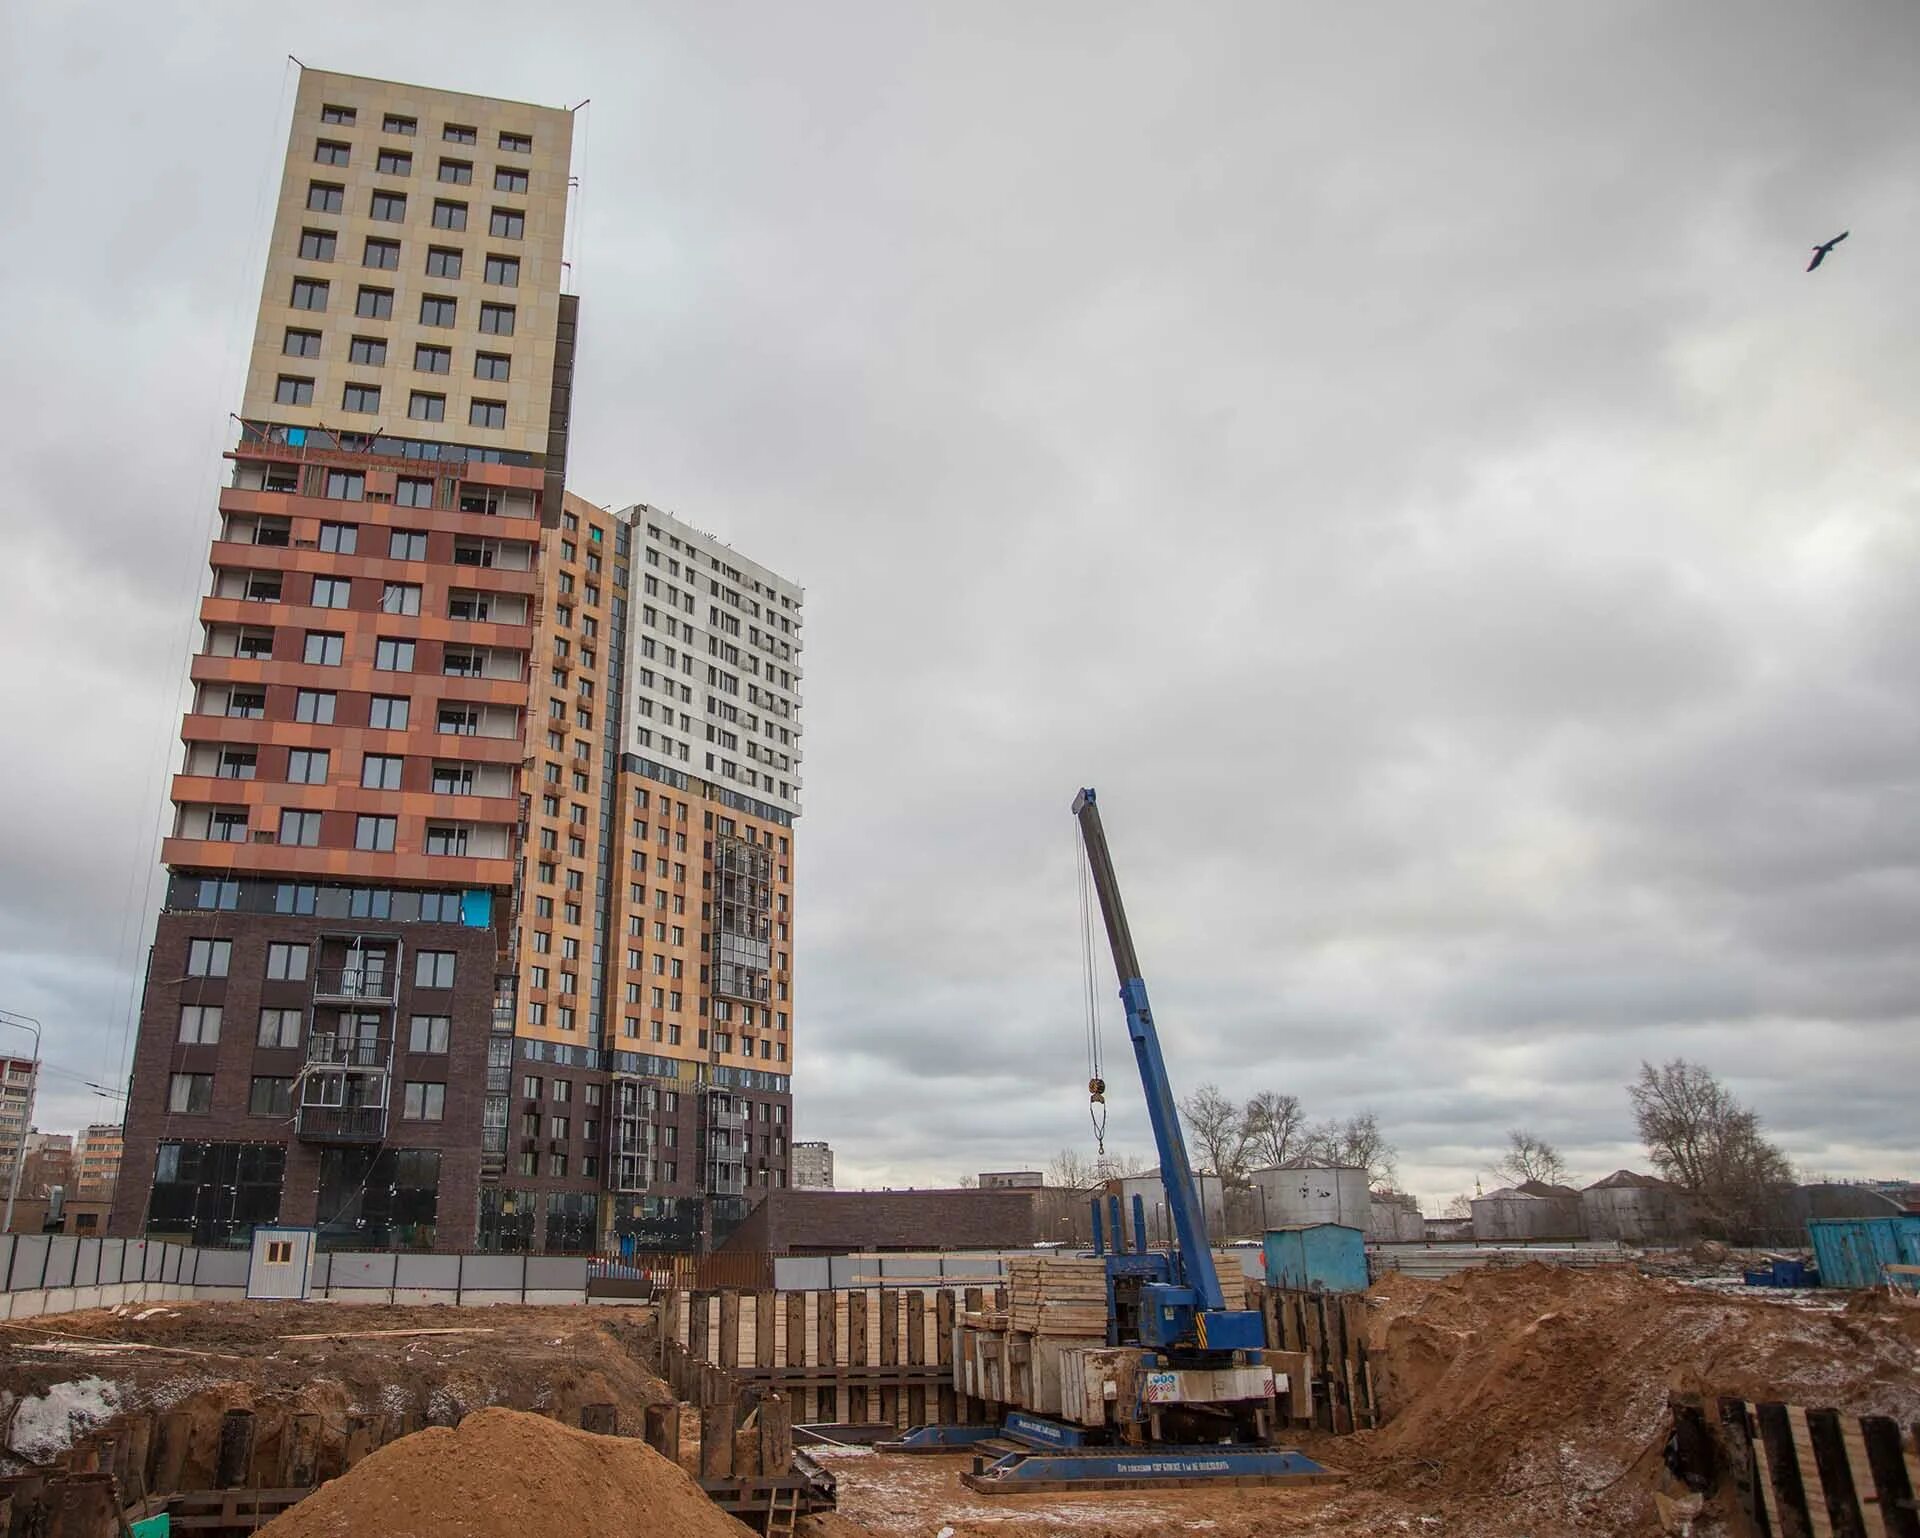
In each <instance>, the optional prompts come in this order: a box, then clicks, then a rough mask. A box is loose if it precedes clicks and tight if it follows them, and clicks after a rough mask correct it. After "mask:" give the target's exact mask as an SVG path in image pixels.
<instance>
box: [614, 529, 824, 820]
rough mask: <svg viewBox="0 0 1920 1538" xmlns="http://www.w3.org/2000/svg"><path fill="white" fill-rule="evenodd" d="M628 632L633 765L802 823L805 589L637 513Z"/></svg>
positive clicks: (698, 535) (694, 533)
mask: <svg viewBox="0 0 1920 1538" xmlns="http://www.w3.org/2000/svg"><path fill="white" fill-rule="evenodd" d="M619 516H620V517H622V518H624V519H625V520H627V522H628V523H630V524H631V525H632V528H633V571H634V579H633V586H632V588H631V589H630V592H631V604H632V607H631V609H630V611H629V618H628V626H627V706H628V708H627V712H626V715H627V736H626V741H625V743H624V744H623V745H622V746H623V748H624V750H625V751H626V752H629V753H637V754H639V755H640V756H641V757H642V758H647V759H651V760H653V761H654V762H656V763H660V764H664V765H666V766H667V767H668V768H671V769H677V770H679V771H681V772H682V773H685V774H690V775H692V776H694V777H695V778H697V779H703V780H706V781H708V782H709V783H711V784H714V785H720V786H725V787H728V788H731V789H734V790H738V791H740V792H741V793H743V794H745V795H748V796H751V797H753V798H755V799H756V800H760V801H764V802H767V803H768V804H770V805H772V806H776V807H779V808H780V809H781V810H782V811H785V812H789V813H792V814H794V815H796V816H797V815H798V814H799V811H800V786H801V775H800V760H801V744H800V679H801V667H800V652H801V644H802V643H801V607H802V604H803V602H804V599H805V589H803V588H802V587H800V586H799V585H798V584H797V583H793V582H789V581H788V580H787V579H786V578H784V577H781V576H778V575H777V574H775V573H774V572H772V571H770V570H768V569H767V568H766V567H764V566H762V565H761V564H760V563H759V562H757V561H753V560H749V559H748V558H747V557H746V556H743V555H741V554H740V552H739V551H737V550H735V549H733V547H732V546H730V545H728V544H726V543H725V542H723V541H721V540H718V539H715V538H714V537H713V536H712V535H711V534H707V533H704V532H703V531H701V530H699V529H696V528H695V527H694V526H693V525H692V524H690V523H684V522H682V521H681V520H680V519H678V518H675V517H674V516H673V515H672V514H670V513H663V512H661V511H660V510H659V509H658V508H653V507H648V506H647V505H646V504H644V503H641V504H637V505H635V506H633V507H630V508H628V509H626V510H625V511H624V512H622V513H621V514H620V515H619Z"/></svg>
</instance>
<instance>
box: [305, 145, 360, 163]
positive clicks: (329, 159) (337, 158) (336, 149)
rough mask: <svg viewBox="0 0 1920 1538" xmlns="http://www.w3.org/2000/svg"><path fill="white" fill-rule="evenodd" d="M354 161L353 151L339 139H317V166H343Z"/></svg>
mask: <svg viewBox="0 0 1920 1538" xmlns="http://www.w3.org/2000/svg"><path fill="white" fill-rule="evenodd" d="M352 159H353V151H352V149H351V148H349V147H348V146H347V145H344V144H342V143H341V142H340V141H339V140H338V139H316V140H314V141H313V160H314V164H315V165H322V166H343V165H345V164H347V162H348V161H350V160H352Z"/></svg>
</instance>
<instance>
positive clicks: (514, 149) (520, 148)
mask: <svg viewBox="0 0 1920 1538" xmlns="http://www.w3.org/2000/svg"><path fill="white" fill-rule="evenodd" d="M500 148H501V149H503V150H505V151H507V152H508V153H509V154H512V155H531V154H532V153H533V139H532V136H531V135H528V134H511V133H507V132H505V131H504V130H503V131H502V132H501V135H500Z"/></svg>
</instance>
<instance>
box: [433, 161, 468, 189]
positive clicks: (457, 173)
mask: <svg viewBox="0 0 1920 1538" xmlns="http://www.w3.org/2000/svg"><path fill="white" fill-rule="evenodd" d="M440 180H441V181H443V182H450V183H452V184H453V185H454V186H456V187H464V186H466V185H468V184H469V183H470V182H472V180H473V162H472V161H471V160H442V161H441V162H440Z"/></svg>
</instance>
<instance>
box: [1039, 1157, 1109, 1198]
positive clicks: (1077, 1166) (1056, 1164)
mask: <svg viewBox="0 0 1920 1538" xmlns="http://www.w3.org/2000/svg"><path fill="white" fill-rule="evenodd" d="M1096 1178H1097V1177H1096V1176H1095V1175H1094V1172H1093V1160H1091V1159H1089V1158H1087V1157H1086V1156H1085V1155H1083V1154H1079V1153H1076V1152H1075V1151H1074V1150H1073V1149H1071V1148H1063V1149H1061V1150H1060V1152H1058V1153H1057V1154H1055V1155H1054V1156H1053V1158H1052V1160H1051V1161H1050V1162H1049V1163H1048V1165H1047V1184H1048V1185H1050V1186H1064V1187H1066V1189H1067V1190H1069V1191H1084V1190H1086V1188H1087V1187H1088V1186H1090V1185H1092V1184H1093V1183H1094V1180H1095V1179H1096Z"/></svg>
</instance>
